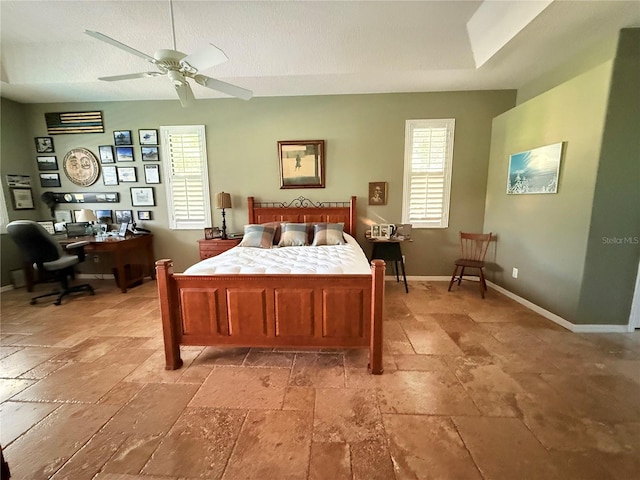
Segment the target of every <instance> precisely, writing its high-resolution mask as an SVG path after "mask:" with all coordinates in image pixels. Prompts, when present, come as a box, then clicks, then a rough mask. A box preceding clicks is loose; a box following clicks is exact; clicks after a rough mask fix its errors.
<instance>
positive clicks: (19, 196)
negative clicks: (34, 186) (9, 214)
mask: <svg viewBox="0 0 640 480" xmlns="http://www.w3.org/2000/svg"><path fill="white" fill-rule="evenodd" d="M11 201H12V203H13V209H14V210H33V209H34V208H35V207H34V206H33V193H32V192H31V189H30V188H12V189H11Z"/></svg>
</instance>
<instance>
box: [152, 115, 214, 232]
mask: <svg viewBox="0 0 640 480" xmlns="http://www.w3.org/2000/svg"><path fill="white" fill-rule="evenodd" d="M160 137H161V146H162V152H163V157H162V163H163V165H164V178H165V179H166V181H165V185H166V189H167V208H168V214H169V227H170V228H171V229H173V230H197V229H201V228H205V227H209V226H211V201H210V197H209V176H208V173H207V148H206V141H205V134H204V125H185V126H173V127H160Z"/></svg>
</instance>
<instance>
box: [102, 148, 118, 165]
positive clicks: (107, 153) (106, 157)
mask: <svg viewBox="0 0 640 480" xmlns="http://www.w3.org/2000/svg"><path fill="white" fill-rule="evenodd" d="M98 154H99V155H100V162H101V163H103V164H104V163H114V162H115V161H116V160H115V158H114V156H113V147H112V146H111V145H100V146H99V147H98Z"/></svg>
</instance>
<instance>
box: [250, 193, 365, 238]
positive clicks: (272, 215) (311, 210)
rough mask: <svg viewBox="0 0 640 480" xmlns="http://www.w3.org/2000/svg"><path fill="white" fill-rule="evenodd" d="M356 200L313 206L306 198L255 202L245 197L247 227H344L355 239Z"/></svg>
mask: <svg viewBox="0 0 640 480" xmlns="http://www.w3.org/2000/svg"><path fill="white" fill-rule="evenodd" d="M356 198H357V197H355V196H354V197H351V200H350V201H348V202H318V203H315V202H312V201H311V200H309V199H308V198H306V197H298V198H295V199H293V200H292V201H290V202H289V203H285V202H256V201H255V198H254V197H248V198H247V203H248V207H249V223H269V222H292V223H313V222H328V223H344V231H345V232H347V233H348V234H349V235H351V236H353V237H355V235H356V220H357V212H356Z"/></svg>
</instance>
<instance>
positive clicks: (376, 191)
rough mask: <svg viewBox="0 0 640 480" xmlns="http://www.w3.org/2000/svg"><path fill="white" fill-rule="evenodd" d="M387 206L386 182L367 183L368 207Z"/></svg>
mask: <svg viewBox="0 0 640 480" xmlns="http://www.w3.org/2000/svg"><path fill="white" fill-rule="evenodd" d="M386 204H387V182H369V205H386Z"/></svg>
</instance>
